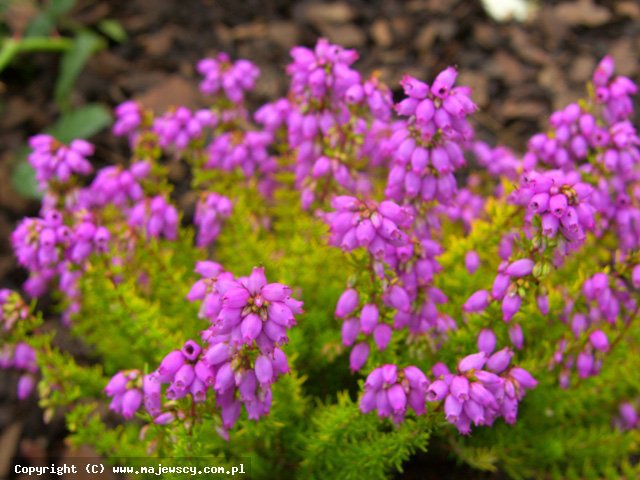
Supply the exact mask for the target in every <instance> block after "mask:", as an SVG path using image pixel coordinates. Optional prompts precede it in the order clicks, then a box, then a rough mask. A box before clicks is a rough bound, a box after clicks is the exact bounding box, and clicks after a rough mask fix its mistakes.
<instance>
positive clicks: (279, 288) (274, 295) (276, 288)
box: [260, 283, 291, 302]
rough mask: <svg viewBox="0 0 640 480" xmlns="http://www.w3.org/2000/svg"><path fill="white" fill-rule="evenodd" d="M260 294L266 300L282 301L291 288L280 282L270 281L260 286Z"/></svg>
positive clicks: (288, 294) (289, 293)
mask: <svg viewBox="0 0 640 480" xmlns="http://www.w3.org/2000/svg"><path fill="white" fill-rule="evenodd" d="M260 295H261V296H262V298H264V299H265V300H267V301H268V302H282V301H283V300H284V299H285V298H287V297H288V296H290V295H291V289H290V288H289V287H287V286H286V285H283V284H281V283H270V284H268V285H265V286H264V287H263V288H262V290H261V291H260Z"/></svg>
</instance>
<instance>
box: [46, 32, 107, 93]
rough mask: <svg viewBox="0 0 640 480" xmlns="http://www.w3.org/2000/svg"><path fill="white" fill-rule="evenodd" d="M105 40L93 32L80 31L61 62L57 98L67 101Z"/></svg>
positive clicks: (56, 91)
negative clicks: (89, 61) (90, 59)
mask: <svg viewBox="0 0 640 480" xmlns="http://www.w3.org/2000/svg"><path fill="white" fill-rule="evenodd" d="M102 44H103V41H102V39H101V38H100V37H99V36H97V35H96V34H95V33H92V32H80V33H79V34H78V36H77V37H76V39H75V41H74V44H73V46H72V47H71V49H69V50H68V51H67V52H66V53H65V54H64V56H63V57H62V61H61V62H60V74H59V76H58V81H57V82H56V90H55V99H56V101H57V102H62V103H66V101H67V99H68V97H69V94H70V93H71V90H72V88H73V84H74V83H75V81H76V79H77V78H78V75H80V72H82V69H83V68H84V66H85V64H86V63H87V61H88V60H89V57H91V55H92V54H93V53H95V52H96V51H97V50H99V49H100V48H101V47H102Z"/></svg>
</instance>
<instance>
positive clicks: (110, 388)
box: [104, 372, 129, 397]
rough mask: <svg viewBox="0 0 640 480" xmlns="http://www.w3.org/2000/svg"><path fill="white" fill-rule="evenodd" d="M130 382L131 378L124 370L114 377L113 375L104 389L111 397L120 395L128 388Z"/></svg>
mask: <svg viewBox="0 0 640 480" xmlns="http://www.w3.org/2000/svg"><path fill="white" fill-rule="evenodd" d="M128 382H129V379H128V378H127V376H126V375H125V374H124V373H123V372H118V373H116V374H115V375H114V376H113V377H111V380H109V383H107V386H106V387H104V391H105V393H106V394H107V395H109V396H110V397H114V396H116V395H120V394H122V393H124V392H125V391H126V390H127V383H128Z"/></svg>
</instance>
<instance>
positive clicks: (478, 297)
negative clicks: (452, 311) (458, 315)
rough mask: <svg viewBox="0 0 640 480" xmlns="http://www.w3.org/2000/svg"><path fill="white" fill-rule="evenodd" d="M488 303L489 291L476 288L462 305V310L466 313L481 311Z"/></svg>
mask: <svg viewBox="0 0 640 480" xmlns="http://www.w3.org/2000/svg"><path fill="white" fill-rule="evenodd" d="M488 305H489V292H487V291H486V290H478V291H477V292H475V293H474V294H473V295H471V296H470V297H469V299H468V300H467V301H466V302H465V304H464V305H463V306H462V310H464V311H465V312H467V313H472V312H482V311H483V310H484V309H486V308H487V306H488Z"/></svg>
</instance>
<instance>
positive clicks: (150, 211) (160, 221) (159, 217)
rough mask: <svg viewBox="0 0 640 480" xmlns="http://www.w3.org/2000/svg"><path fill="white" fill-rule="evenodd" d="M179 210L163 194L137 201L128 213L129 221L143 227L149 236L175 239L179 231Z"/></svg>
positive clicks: (133, 224) (134, 225)
mask: <svg viewBox="0 0 640 480" xmlns="http://www.w3.org/2000/svg"><path fill="white" fill-rule="evenodd" d="M178 221H179V217H178V211H177V210H176V208H175V207H174V206H173V205H171V204H170V203H169V202H167V201H166V200H165V198H164V197H163V196H162V195H157V196H155V197H153V198H151V199H145V201H141V202H139V203H137V204H136V205H135V206H134V207H133V208H132V209H131V210H130V211H129V213H128V223H129V225H130V226H132V227H136V228H139V229H141V230H142V231H143V232H144V233H145V234H146V235H147V236H148V237H154V238H159V237H161V236H163V237H165V238H167V239H168V240H175V239H176V238H177V235H178V234H177V231H178Z"/></svg>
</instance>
